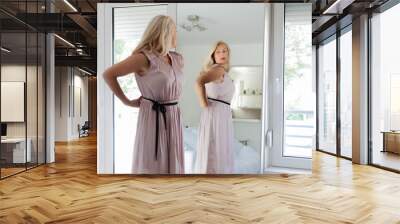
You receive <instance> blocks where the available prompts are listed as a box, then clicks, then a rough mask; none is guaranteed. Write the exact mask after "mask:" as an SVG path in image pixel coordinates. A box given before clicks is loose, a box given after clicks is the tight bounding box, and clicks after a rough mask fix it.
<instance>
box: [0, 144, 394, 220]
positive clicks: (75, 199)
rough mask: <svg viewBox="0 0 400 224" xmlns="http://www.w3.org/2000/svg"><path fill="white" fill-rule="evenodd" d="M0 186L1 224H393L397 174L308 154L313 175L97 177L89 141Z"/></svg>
mask: <svg viewBox="0 0 400 224" xmlns="http://www.w3.org/2000/svg"><path fill="white" fill-rule="evenodd" d="M56 151H57V152H56V163H55V164H51V165H46V166H41V167H39V168H36V169H33V170H30V171H28V172H26V173H22V174H19V175H17V176H13V177H10V178H8V179H5V180H2V181H0V223H12V224H13V223H118V224H120V223H372V224H380V223H382V224H386V223H400V175H399V174H395V173H391V172H387V171H384V170H380V169H377V168H374V167H369V166H359V165H352V164H351V162H350V161H347V160H343V159H337V158H335V157H333V156H329V155H325V154H322V153H315V154H314V155H313V156H314V159H313V164H314V165H313V166H314V167H313V174H312V175H264V176H240V175H239V176H214V177H213V176H190V177H176V176H175V177H168V176H158V177H154V176H98V175H97V174H96V142H95V138H94V137H90V138H85V139H82V140H80V141H76V142H70V143H68V144H57V150H56Z"/></svg>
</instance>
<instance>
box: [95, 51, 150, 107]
mask: <svg viewBox="0 0 400 224" xmlns="http://www.w3.org/2000/svg"><path fill="white" fill-rule="evenodd" d="M149 66H150V63H149V61H148V59H147V58H146V56H144V55H143V54H141V53H137V54H132V55H131V56H129V57H127V58H126V59H124V60H123V61H121V62H119V63H117V64H115V65H113V66H111V67H110V68H108V69H107V70H106V71H105V72H104V73H103V77H104V80H105V81H106V83H107V84H108V86H109V87H110V89H111V91H112V92H113V93H114V94H115V95H116V96H117V97H118V98H119V99H120V100H121V101H122V102H123V103H124V104H125V105H128V106H133V107H139V105H140V100H141V98H138V99H135V100H129V99H128V97H127V96H126V95H125V94H124V92H123V91H122V89H121V86H120V85H119V83H118V80H117V77H119V76H125V75H127V74H130V73H135V74H137V75H143V73H144V72H145V71H146V70H147V69H148V68H149Z"/></svg>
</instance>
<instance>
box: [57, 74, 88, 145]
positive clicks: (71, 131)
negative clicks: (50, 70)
mask: <svg viewBox="0 0 400 224" xmlns="http://www.w3.org/2000/svg"><path fill="white" fill-rule="evenodd" d="M55 73H56V77H55V86H56V88H55V90H56V91H55V141H69V140H73V139H77V138H79V133H78V124H80V125H83V124H84V122H85V121H87V120H88V78H87V77H86V76H82V75H83V74H82V73H81V72H80V71H79V70H77V69H74V68H71V67H56V69H55ZM79 89H80V95H81V97H80V100H81V103H79V101H78V100H79V97H78V96H79V93H78V90H79ZM79 105H81V106H82V108H81V109H82V114H81V113H80V111H79ZM74 110H75V111H74Z"/></svg>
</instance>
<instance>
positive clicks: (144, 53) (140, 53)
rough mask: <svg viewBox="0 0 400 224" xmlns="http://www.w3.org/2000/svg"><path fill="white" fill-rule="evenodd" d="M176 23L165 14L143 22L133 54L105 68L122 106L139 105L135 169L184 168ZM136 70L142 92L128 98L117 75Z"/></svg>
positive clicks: (161, 170) (169, 170)
mask: <svg viewBox="0 0 400 224" xmlns="http://www.w3.org/2000/svg"><path fill="white" fill-rule="evenodd" d="M175 47H176V26H175V23H174V22H173V20H172V19H171V18H170V17H168V16H164V15H159V16H156V17H155V18H153V19H152V20H151V22H150V23H149V25H148V26H147V28H146V30H145V32H144V34H143V37H142V40H141V41H140V43H139V44H138V46H137V47H136V49H135V50H134V51H133V53H132V55H131V56H129V57H128V58H126V59H125V60H123V61H121V62H120V63H118V64H115V65H113V66H112V67H110V68H108V69H107V70H106V71H105V72H104V75H103V76H104V79H105V80H106V82H107V84H108V85H109V87H110V88H111V90H112V91H113V92H114V94H115V95H116V96H117V97H118V98H119V99H120V100H121V101H122V102H123V103H124V104H126V105H128V106H132V107H139V117H138V124H137V131H136V138H135V146H134V153H133V154H134V156H133V167H132V172H133V173H144V174H181V173H184V152H183V140H182V126H181V114H180V110H179V107H178V105H177V103H178V99H179V97H180V95H181V92H182V79H183V74H182V68H183V58H182V56H181V55H179V54H178V53H175V52H171V51H170V50H171V49H172V48H175ZM129 73H135V78H136V82H137V85H138V87H139V90H140V92H141V95H142V96H141V97H140V98H138V99H134V100H129V99H128V98H127V97H126V96H125V94H124V93H123V92H122V90H121V87H120V85H119V84H118V81H117V77H119V76H124V75H126V74H129Z"/></svg>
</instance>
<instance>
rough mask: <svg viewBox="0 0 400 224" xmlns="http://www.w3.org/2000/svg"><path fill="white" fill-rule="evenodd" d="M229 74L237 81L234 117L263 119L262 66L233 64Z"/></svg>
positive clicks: (233, 106)
mask: <svg viewBox="0 0 400 224" xmlns="http://www.w3.org/2000/svg"><path fill="white" fill-rule="evenodd" d="M229 74H230V76H231V78H232V79H233V81H234V83H235V94H234V96H233V99H232V111H233V118H239V119H261V108H262V94H263V91H262V80H263V68H262V66H232V68H231V70H230V72H229Z"/></svg>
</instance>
